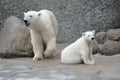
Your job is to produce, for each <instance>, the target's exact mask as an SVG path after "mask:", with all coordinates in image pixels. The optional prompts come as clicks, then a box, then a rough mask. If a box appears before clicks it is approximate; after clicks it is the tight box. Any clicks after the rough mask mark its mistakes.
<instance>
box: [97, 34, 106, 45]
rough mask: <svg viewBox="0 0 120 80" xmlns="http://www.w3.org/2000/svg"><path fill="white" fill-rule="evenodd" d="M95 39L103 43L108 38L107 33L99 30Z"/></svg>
mask: <svg viewBox="0 0 120 80" xmlns="http://www.w3.org/2000/svg"><path fill="white" fill-rule="evenodd" d="M95 39H96V41H97V42H98V43H99V44H103V43H104V42H105V41H106V40H107V33H106V32H99V33H97V34H96V37H95Z"/></svg>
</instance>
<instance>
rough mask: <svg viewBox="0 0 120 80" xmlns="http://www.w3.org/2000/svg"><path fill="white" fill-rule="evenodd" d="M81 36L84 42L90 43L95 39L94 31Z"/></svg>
mask: <svg viewBox="0 0 120 80" xmlns="http://www.w3.org/2000/svg"><path fill="white" fill-rule="evenodd" d="M82 36H83V37H84V38H85V40H87V41H89V42H90V41H92V40H94V38H95V30H93V31H87V32H84V33H82Z"/></svg>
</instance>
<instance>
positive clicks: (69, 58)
mask: <svg viewBox="0 0 120 80" xmlns="http://www.w3.org/2000/svg"><path fill="white" fill-rule="evenodd" d="M94 34H95V31H87V32H84V33H82V37H81V38H80V39H78V40H77V41H76V42H74V43H72V44H71V45H69V46H68V47H66V48H65V49H64V50H63V51H62V53H61V62H62V63H66V64H76V63H81V62H82V61H83V62H84V63H85V64H94V63H95V62H94V59H93V57H92V44H91V43H92V41H93V40H94Z"/></svg>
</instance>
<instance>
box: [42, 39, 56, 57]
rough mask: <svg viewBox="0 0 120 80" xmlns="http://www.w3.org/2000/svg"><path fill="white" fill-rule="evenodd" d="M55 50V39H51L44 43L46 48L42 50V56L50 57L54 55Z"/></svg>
mask: <svg viewBox="0 0 120 80" xmlns="http://www.w3.org/2000/svg"><path fill="white" fill-rule="evenodd" d="M55 50H56V39H52V40H51V41H49V42H48V43H47V45H46V50H45V52H44V57H45V58H51V57H53V56H54V53H55Z"/></svg>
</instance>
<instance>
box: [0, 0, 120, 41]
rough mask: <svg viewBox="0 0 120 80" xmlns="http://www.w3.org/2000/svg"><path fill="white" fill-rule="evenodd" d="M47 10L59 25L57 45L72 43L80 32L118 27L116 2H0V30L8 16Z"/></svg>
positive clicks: (118, 3)
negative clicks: (53, 14)
mask: <svg viewBox="0 0 120 80" xmlns="http://www.w3.org/2000/svg"><path fill="white" fill-rule="evenodd" d="M40 9H49V10H51V11H53V12H54V13H55V15H56V17H57V19H58V22H59V35H58V42H73V41H75V40H76V39H77V38H79V37H80V36H81V33H82V32H83V31H87V30H93V29H95V30H96V31H106V30H108V29H110V28H119V27H120V0H0V27H2V26H3V22H4V21H5V19H6V18H7V17H8V16H11V15H15V16H18V17H20V18H21V19H22V17H23V12H25V11H28V10H40Z"/></svg>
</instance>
